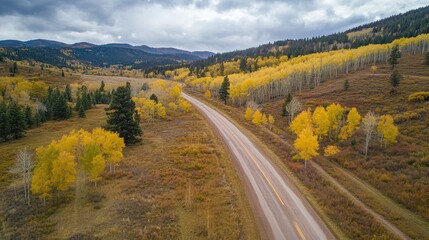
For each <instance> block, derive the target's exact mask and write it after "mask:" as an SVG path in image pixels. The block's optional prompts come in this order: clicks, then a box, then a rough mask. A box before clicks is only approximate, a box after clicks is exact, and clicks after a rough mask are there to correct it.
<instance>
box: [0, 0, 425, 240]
mask: <svg viewBox="0 0 429 240" xmlns="http://www.w3.org/2000/svg"><path fill="white" fill-rule="evenodd" d="M114 2H115V1H113V2H112V4H114ZM220 2H222V1H220ZM220 2H211V1H210V4H208V5H207V6H206V5H202V4H199V3H198V4H197V3H194V2H193V3H192V4H191V3H183V6H182V5H181V6H180V7H179V6H177V5H176V3H174V4H173V3H170V4H171V8H168V7H166V6H164V5H163V3H161V2H160V3H152V2H150V1H149V2H147V3H145V4H147V7H148V9H151V8H153V7H154V6H155V7H156V8H157V9H158V10H160V9H163V11H165V12H170V11H173V12H174V11H176V10H184V9H186V10H188V11H190V10H192V11H195V10H196V9H197V10H201V11H206V10H208V9H210V10H211V11H213V12H216V14H219V15H217V16H218V17H219V16H226V15H225V14H224V13H223V12H222V10H220V8H221V6H220V5H219V6H218V4H220ZM37 3H38V1H35V3H34V4H37ZM73 4H78V3H73ZM133 4H136V6H137V5H139V4H143V3H133ZM236 4H238V3H236ZM248 4H249V6H252V7H253V8H252V9H251V10H252V11H250V10H249V9H248V8H246V7H244V6H241V5H239V4H238V5H237V6H235V7H232V6H229V5H228V6H223V7H226V8H229V10H228V13H229V14H231V16H236V17H237V16H238V15H235V14H237V13H240V14H244V15H242V16H245V13H246V14H247V12H246V11H250V12H252V13H256V12H258V11H259V10H260V9H259V7H262V6H271V7H272V4H273V3H268V2H267V3H258V4H255V3H254V2H252V1H251V2H249V3H248ZM276 4H278V5H279V6H280V5H281V6H283V7H284V4H286V5H287V4H289V3H277V2H276ZM326 4H327V3H320V6H318V7H321V6H324V5H326ZM362 4H363V6H367V5H365V4H368V3H362ZM371 4H375V5H377V4H376V3H371ZM126 6H128V5H126ZM126 6H125V5H124V6H123V7H125V8H126ZM139 6H141V5H139ZM214 6H216V8H214ZM344 6H346V5H344ZM347 6H348V7H350V6H349V5H347ZM14 7H16V8H17V9H18V6H14ZM27 7H29V8H31V6H27ZM116 7H117V8H118V10H117V11H116V10H115V11H114V12H116V13H119V12H121V10H119V9H120V7H119V6H116ZM305 7H308V6H306V5H305V4H299V6H293V8H297V9H298V8H305ZM402 7H404V6H402ZM12 8H13V7H12ZM316 8H317V7H316ZM354 8H356V9H357V6H354V7H353V9H354ZM53 9H54V8H53ZM136 9H138V7H136ZM231 9H234V11H232V12H231ZM242 9H247V10H246V11H244V12H243V11H242ZM278 9H279V10H280V9H281V8H280V7H279V8H278ZM335 9H336V11H334V12H335V13H334V12H332V13H331V12H329V11H328V12H326V9H325V10H320V11H321V12H324V11H325V14H328V15H329V14H337V15H338V14H340V12H341V11H337V10H338V9H339V8H335ZM101 10H102V9H100V11H101ZM47 11H50V10H49V9H48V10H47ZM129 11H131V10H129ZM133 11H135V9H133ZM142 11H143V10H142ZM235 11H236V12H235ZM377 11H378V10H377ZM380 11H381V10H380ZM386 11H387V10H386ZM17 12H18V11H16V12H14V11H11V14H17ZM36 12H37V11H36ZM213 12H212V13H213ZM170 13H171V12H170ZM189 13H190V14H191V15H192V13H191V12H189ZM221 13H222V14H221ZM271 13H272V12H271ZM307 13H308V14H309V13H312V14H313V15H312V16H313V17H314V18H317V17H318V16H317V14H316V13H315V12H311V11H310V12H307ZM318 13H320V12H318ZM368 13H369V12H368ZM393 13H395V12H394V11H393ZM174 14H177V13H174ZM174 14H173V15H174ZM371 14H372V13H371ZM396 14H397V13H396ZM36 15H37V14H36ZM36 15H34V16H36ZM173 15H172V16H173ZM274 15H275V14H274ZM322 15H323V14H322ZM1 16H2V13H1V12H0V17H1ZM52 16H54V15H52ZM55 16H56V17H58V16H57V15H55ZM213 16H214V15H213V14H211V13H207V12H205V15H204V17H202V18H201V19H200V18H197V19H199V20H198V21H202V19H203V20H204V21H207V19H210V18H211V17H213ZM264 16H266V17H268V16H269V15H264ZM371 16H372V15H371ZM383 16H384V15H383ZM130 17H131V16H130ZM270 17H272V16H270ZM372 17H373V18H371V19H377V20H373V22H368V21H367V20H366V21H363V20H361V25H356V24H355V25H347V26H348V29H349V30H346V31H341V32H337V33H332V34H329V35H317V36H316V35H315V36H314V37H311V38H309V37H303V38H296V39H283V40H275V41H274V42H273V43H271V41H270V42H269V43H265V44H262V45H259V46H256V45H255V47H251V48H248V49H241V50H235V51H230V52H228V51H226V52H223V53H217V54H215V53H213V52H212V51H194V50H191V51H187V50H182V49H191V48H195V50H197V49H199V48H201V46H203V47H206V48H207V49H216V46H217V47H219V46H220V45H222V44H226V45H228V44H229V43H228V41H227V39H228V40H229V41H230V40H231V39H234V38H236V39H235V40H234V41H239V40H240V41H243V42H245V41H249V42H251V41H255V39H253V38H252V37H249V36H247V38H243V39H245V41H244V40H243V39H241V38H240V37H238V35H239V34H241V32H240V33H232V32H228V31H227V32H228V33H222V34H225V35H222V34H221V33H219V32H217V31H218V29H212V31H213V34H207V33H206V35H205V36H204V37H203V38H202V37H201V36H199V37H196V35H195V36H194V35H193V34H196V32H198V31H202V29H201V25H198V24H197V23H198V21H197V20H195V19H193V20H189V19H192V18H189V19H188V21H189V22H187V23H186V24H184V25H185V26H186V29H187V30H186V31H185V30H184V28H182V27H183V26H179V25H175V24H173V23H172V22H170V23H169V24H168V26H169V27H168V28H165V29H158V28H156V31H155V30H154V29H151V28H147V29H144V30H142V29H140V31H141V32H140V33H136V32H134V31H132V32H130V33H129V36H128V35H124V34H119V32H120V31H122V30H121V29H119V28H118V29H116V30H115V31H114V32H116V33H117V35H108V34H105V35H102V36H101V35H100V36H98V35H91V36H92V37H91V38H89V39H94V41H96V42H97V43H96V44H95V43H92V41H91V40H88V38H82V39H80V38H77V37H76V36H77V35H75V36H74V37H70V36H71V35H63V36H61V37H59V35H52V36H53V37H52V38H53V39H55V40H46V39H41V38H40V39H35V38H38V37H37V36H40V35H37V34H33V35H34V36H35V37H32V38H30V39H35V40H24V41H21V40H1V41H0V239H70V240H75V239H88V240H90V239H94V240H95V239H240V240H244V239H297V240H309V239H429V200H428V199H429V139H428V136H429V7H428V6H420V8H415V9H414V10H410V11H408V12H405V13H399V14H397V15H393V16H390V17H388V16H384V18H382V19H380V17H379V16H376V17H375V16H372ZM78 18H79V19H80V20H82V21H83V22H85V23H86V24H90V23H91V24H94V22H91V21H88V20H87V18H86V17H82V16H79V17H78ZM114 18H116V21H110V20H109V21H107V20H106V23H108V24H107V25H109V24H110V25H115V24H117V23H118V22H120V21H118V19H117V16H116V15H115V14H113V15H112V19H114ZM165 18H166V19H167V18H168V19H170V16H169V17H165ZM17 19H19V18H18V17H17ZM219 19H220V18H219ZM237 19H238V20H236V23H240V24H241V22H242V21H246V20H245V19H246V18H237ZM255 19H257V18H255ZM297 19H298V17H297ZM300 19H301V20H302V21H308V16H307V17H306V18H300ZM334 19H335V18H332V19H331V20H332V21H334ZM368 19H370V18H368ZM155 20H156V21H154V22H159V23H160V24H161V23H162V24H165V23H164V22H162V21H160V20H159V19H158V18H155ZM170 20H171V19H170ZM222 20H223V21H225V22H228V21H229V20H228V21H227V20H226V19H222ZM175 21H177V22H181V21H182V19H181V18H177V19H175ZM204 21H203V22H204ZM259 21H261V19H259V20H258V21H257V22H259ZM335 21H337V20H335ZM362 21H363V23H362ZM220 22H222V21H220ZM262 22H263V21H262ZM229 23H230V22H229ZM269 23H270V24H269V25H273V26H274V25H275V24H276V22H275V21H272V22H269ZM307 23H308V22H307ZM11 24H12V25H11V26H15V25H13V23H11ZM128 24H129V25H130V26H131V25H133V24H134V23H132V22H129V23H128ZM145 24H153V23H152V22H144V21H143V22H142V23H141V25H142V26H143V25H145ZM182 24H183V22H182ZM194 24H195V25H194ZM230 24H231V23H230ZM240 24H239V25H240ZM254 24H256V22H255V23H254ZM258 24H261V23H258ZM0 25H1V22H0ZM107 25H106V26H107ZM298 25H299V24H298ZM298 25H297V26H298ZM82 26H84V24H83V25H82ZM123 26H125V25H123ZM145 26H146V25H145ZM173 26H174V27H173ZM197 26H199V28H198V27H197ZM225 26H231V27H237V26H235V25H225ZM294 26H295V25H294ZM318 26H319V25H318ZM344 26H346V25H344ZM350 26H352V27H350ZM164 27H165V26H164ZM240 27H241V28H240V29H242V30H243V29H244V27H245V25H243V26H240ZM265 27H266V26H265ZM307 27H308V26H307V25H306V26H304V27H303V30H305V29H307ZM320 27H321V28H322V27H323V24H322V23H320ZM194 28H195V29H194ZM259 28H262V27H255V28H252V29H254V31H255V33H260V32H258V31H260V29H259ZM94 29H97V31H98V30H99V31H101V30H103V31H104V30H105V28H104V27H99V28H94ZM179 29H181V31H183V32H180V31H179ZM189 29H193V31H195V32H194V33H193V34H191V32H189V31H190V30H189ZM343 29H346V28H344V27H343ZM146 30H147V31H148V32H146ZM158 30H159V31H158ZM176 30H177V31H176ZM307 30H308V29H307ZM11 31H12V30H11ZM243 31H244V30H243ZM325 31H326V30H325ZM329 31H330V32H333V30H329ZM12 32H13V31H12ZM88 32H89V33H90V34H92V33H93V32H92V30H91V31H82V34H88ZM143 33H144V34H148V33H150V37H147V36H148V35H146V37H147V38H146V39H144V40H145V41H147V42H148V43H150V44H148V45H150V46H164V43H168V42H169V41H173V40H174V41H176V42H175V45H173V46H177V47H149V46H148V45H146V44H144V45H143V44H141V43H140V44H136V41H138V40H136V39H137V38H136V36H138V34H143ZM215 33H216V34H221V35H222V36H223V37H225V38H223V39H222V38H220V39H219V38H216V37H214V35H215ZM320 33H322V29H321V30H320ZM1 34H2V31H0V35H1ZM187 34H190V35H187ZM235 34H238V35H235ZM33 35H31V36H33ZM164 35H168V36H169V41H166V40H165V39H164V40H163V41H159V42H154V40H153V38H156V37H163V36H164ZM11 36H19V35H16V34H15V35H11ZM67 36H68V38H67ZM263 36H264V37H266V36H269V35H263ZM209 38H213V39H217V41H212V39H209ZM19 39H21V38H19ZM71 39H72V40H71ZM76 39H79V40H78V41H76ZM100 39H103V40H100ZM130 39H131V40H132V41H131V40H130ZM202 39H203V40H202ZM237 39H239V40H237ZM63 40H64V41H63ZM270 40H271V38H270ZM106 41H108V42H106ZM127 41H130V43H126V42H127ZM140 41H141V40H140ZM201 41H203V44H202V43H201ZM258 41H259V42H260V39H259V40H258ZM64 42H77V43H74V44H66V43H64ZM118 42H119V43H118ZM122 42H123V43H122ZM267 42H268V41H267ZM210 44H211V45H210ZM246 44H247V43H246ZM236 46H242V45H236Z"/></svg>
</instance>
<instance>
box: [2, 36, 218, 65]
mask: <svg viewBox="0 0 429 240" xmlns="http://www.w3.org/2000/svg"><path fill="white" fill-rule="evenodd" d="M0 48H3V51H0V57H3V58H7V59H10V60H15V61H16V60H32V61H37V62H42V63H47V64H50V65H53V66H57V67H71V68H73V67H75V66H76V65H77V64H76V63H77V62H79V63H81V64H84V65H87V66H95V67H108V66H111V65H123V66H131V67H133V68H149V67H151V68H152V67H157V66H165V65H177V64H183V63H189V62H192V61H197V60H202V59H205V58H207V57H210V56H212V55H213V54H214V53H212V52H206V51H196V52H190V51H186V50H181V49H176V48H152V47H149V46H146V45H142V46H132V45H130V44H126V43H109V44H104V45H96V44H92V43H88V42H80V43H74V44H66V43H62V42H57V41H51V40H45V39H36V40H30V41H25V42H23V41H18V40H3V41H0Z"/></svg>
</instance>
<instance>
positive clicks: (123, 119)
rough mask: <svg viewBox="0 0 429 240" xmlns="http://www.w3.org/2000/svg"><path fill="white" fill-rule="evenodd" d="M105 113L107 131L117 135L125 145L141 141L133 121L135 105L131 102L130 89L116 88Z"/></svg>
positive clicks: (128, 87) (126, 87) (139, 131)
mask: <svg viewBox="0 0 429 240" xmlns="http://www.w3.org/2000/svg"><path fill="white" fill-rule="evenodd" d="M106 111H107V113H106V114H107V126H106V128H107V130H110V131H113V132H117V133H119V136H120V137H122V138H124V141H125V144H130V143H136V142H140V141H141V138H140V136H141V134H142V131H141V129H140V126H139V124H138V123H137V122H136V121H135V116H134V115H135V103H134V102H133V101H132V100H131V87H130V85H129V83H127V85H126V86H125V87H118V88H117V89H116V91H115V93H114V94H113V96H112V101H111V102H110V106H109V107H108V108H106Z"/></svg>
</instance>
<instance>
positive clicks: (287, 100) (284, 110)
mask: <svg viewBox="0 0 429 240" xmlns="http://www.w3.org/2000/svg"><path fill="white" fill-rule="evenodd" d="M291 101H292V94H290V93H288V94H287V96H286V98H285V102H284V103H283V106H282V117H286V116H287V115H288V112H287V110H286V106H287V105H288V104H289V103H290V102H291Z"/></svg>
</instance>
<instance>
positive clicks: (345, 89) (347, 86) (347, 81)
mask: <svg viewBox="0 0 429 240" xmlns="http://www.w3.org/2000/svg"><path fill="white" fill-rule="evenodd" d="M349 87H350V85H349V80H348V79H346V81H344V86H343V88H344V91H347V90H349Z"/></svg>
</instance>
